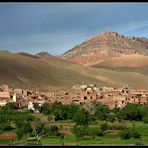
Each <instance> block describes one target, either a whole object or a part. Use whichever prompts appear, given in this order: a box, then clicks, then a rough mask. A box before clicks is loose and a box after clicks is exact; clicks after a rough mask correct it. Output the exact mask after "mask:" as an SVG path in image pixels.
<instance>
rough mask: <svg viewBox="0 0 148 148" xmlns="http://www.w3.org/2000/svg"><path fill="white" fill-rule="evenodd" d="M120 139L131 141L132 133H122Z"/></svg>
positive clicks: (127, 131)
mask: <svg viewBox="0 0 148 148" xmlns="http://www.w3.org/2000/svg"><path fill="white" fill-rule="evenodd" d="M120 138H122V139H130V138H131V132H130V131H129V130H126V131H122V132H121V133H120Z"/></svg>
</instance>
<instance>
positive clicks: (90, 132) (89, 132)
mask: <svg viewBox="0 0 148 148" xmlns="http://www.w3.org/2000/svg"><path fill="white" fill-rule="evenodd" d="M97 134H98V129H96V128H88V129H87V135H88V136H91V137H92V139H95V137H96V136H97Z"/></svg>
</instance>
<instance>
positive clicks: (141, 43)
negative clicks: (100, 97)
mask: <svg viewBox="0 0 148 148" xmlns="http://www.w3.org/2000/svg"><path fill="white" fill-rule="evenodd" d="M130 54H140V55H146V56H148V39H147V38H144V37H134V36H131V37H129V36H124V35H122V34H119V33H117V32H102V33H100V34H96V35H93V36H91V37H89V38H87V39H86V40H85V41H84V42H82V43H81V44H79V45H76V46H75V47H73V48H72V49H70V50H68V51H66V52H65V53H64V54H62V55H61V57H62V58H63V59H67V60H71V61H73V62H75V63H77V64H81V65H86V66H91V65H93V64H94V63H95V64H96V63H97V62H98V63H100V62H103V61H104V60H107V59H109V58H112V57H118V56H122V55H130Z"/></svg>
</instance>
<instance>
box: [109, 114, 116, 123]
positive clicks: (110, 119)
mask: <svg viewBox="0 0 148 148" xmlns="http://www.w3.org/2000/svg"><path fill="white" fill-rule="evenodd" d="M107 119H108V121H110V122H114V121H115V115H108V116H107Z"/></svg>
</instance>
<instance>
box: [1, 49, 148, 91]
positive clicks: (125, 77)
mask: <svg viewBox="0 0 148 148" xmlns="http://www.w3.org/2000/svg"><path fill="white" fill-rule="evenodd" d="M58 59H60V58H59V57H58ZM147 71H148V67H146V68H144V69H143V73H142V72H141V71H138V70H137V71H130V72H129V71H128V70H127V71H126V70H124V72H123V71H118V70H113V69H105V68H94V67H86V66H82V65H78V64H73V63H70V62H69V61H66V60H62V59H60V60H47V59H44V58H34V57H30V56H26V54H25V55H20V54H18V53H11V52H4V51H0V84H4V83H5V84H8V85H10V86H11V87H23V88H27V89H30V88H34V89H44V90H59V89H69V88H71V87H72V86H73V85H79V84H97V85H98V86H100V87H102V86H111V87H123V86H125V85H129V86H131V87H132V88H140V89H142V88H144V89H145V88H148V83H147V82H148V73H147Z"/></svg>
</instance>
